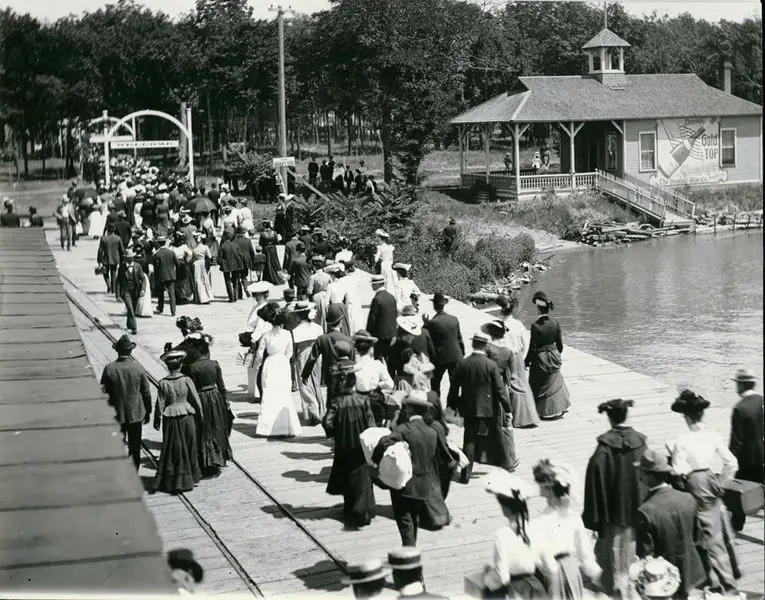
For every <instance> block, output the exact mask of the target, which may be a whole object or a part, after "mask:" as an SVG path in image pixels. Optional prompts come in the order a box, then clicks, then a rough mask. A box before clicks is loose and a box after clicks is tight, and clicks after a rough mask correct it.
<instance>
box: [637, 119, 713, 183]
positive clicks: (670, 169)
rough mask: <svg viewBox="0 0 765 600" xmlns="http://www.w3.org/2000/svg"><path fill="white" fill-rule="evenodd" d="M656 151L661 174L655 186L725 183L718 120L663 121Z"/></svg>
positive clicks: (660, 122) (654, 180)
mask: <svg viewBox="0 0 765 600" xmlns="http://www.w3.org/2000/svg"><path fill="white" fill-rule="evenodd" d="M657 124H658V127H657V139H656V151H657V162H658V170H657V173H656V175H655V176H653V177H651V183H652V184H653V185H694V184H702V183H723V182H725V181H726V180H727V179H728V171H727V170H725V169H723V168H721V167H720V120H719V119H718V118H693V119H659V120H658V121H657Z"/></svg>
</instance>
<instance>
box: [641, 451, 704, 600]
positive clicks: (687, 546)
mask: <svg viewBox="0 0 765 600" xmlns="http://www.w3.org/2000/svg"><path fill="white" fill-rule="evenodd" d="M635 466H636V467H638V469H639V470H640V479H641V481H642V482H643V484H644V485H645V487H646V489H647V491H648V495H647V496H646V499H645V500H644V501H643V504H641V505H640V508H639V509H638V515H637V521H636V524H635V531H636V534H637V539H636V542H637V555H638V556H639V557H640V558H644V557H647V556H661V557H662V558H664V559H665V560H667V561H669V562H670V563H672V564H673V565H675V566H676V567H677V569H678V570H679V571H680V578H681V580H682V583H681V585H680V591H679V593H680V595H681V596H682V595H687V594H688V592H690V591H691V590H692V589H693V588H695V587H697V586H699V585H701V584H702V583H703V582H704V581H705V580H706V574H705V572H704V564H703V563H702V562H701V557H700V556H699V553H698V550H696V539H697V533H698V521H697V519H696V500H695V499H694V498H693V496H691V495H690V494H686V493H685V492H681V491H678V490H676V489H675V488H673V487H671V486H670V485H669V483H668V479H669V476H670V473H671V471H672V468H671V467H670V466H669V458H668V456H667V454H666V453H665V452H659V451H656V450H652V449H650V448H649V449H647V450H646V451H645V452H644V453H643V455H642V456H641V457H640V461H639V462H637V463H635Z"/></svg>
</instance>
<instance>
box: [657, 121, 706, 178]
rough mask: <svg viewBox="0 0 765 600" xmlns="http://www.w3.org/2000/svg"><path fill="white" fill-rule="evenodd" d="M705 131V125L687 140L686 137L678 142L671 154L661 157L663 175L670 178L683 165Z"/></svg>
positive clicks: (660, 168) (660, 165)
mask: <svg viewBox="0 0 765 600" xmlns="http://www.w3.org/2000/svg"><path fill="white" fill-rule="evenodd" d="M704 131H706V129H705V128H704V127H699V130H698V131H697V132H696V133H694V134H693V135H692V136H691V137H690V138H688V139H687V140H685V139H684V140H682V141H680V142H678V143H677V144H676V145H675V146H674V147H673V148H672V150H671V151H670V152H669V154H667V155H665V156H662V157H661V159H660V160H659V170H660V171H661V173H662V175H664V177H666V178H667V179H669V178H670V177H672V175H674V174H675V172H676V171H677V170H678V169H679V168H680V167H681V166H682V165H683V163H684V162H685V161H686V160H687V159H688V157H689V156H690V155H691V150H693V146H694V145H695V144H696V142H697V141H698V139H699V138H700V137H701V136H702V134H703V133H704Z"/></svg>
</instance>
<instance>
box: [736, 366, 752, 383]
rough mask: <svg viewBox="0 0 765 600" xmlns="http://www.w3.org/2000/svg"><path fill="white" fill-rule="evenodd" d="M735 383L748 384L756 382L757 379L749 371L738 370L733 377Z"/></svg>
mask: <svg viewBox="0 0 765 600" xmlns="http://www.w3.org/2000/svg"><path fill="white" fill-rule="evenodd" d="M733 381H735V382H736V383H749V382H755V381H757V377H756V376H755V374H754V373H752V372H751V371H750V370H749V369H738V370H737V371H736V374H735V375H734V376H733Z"/></svg>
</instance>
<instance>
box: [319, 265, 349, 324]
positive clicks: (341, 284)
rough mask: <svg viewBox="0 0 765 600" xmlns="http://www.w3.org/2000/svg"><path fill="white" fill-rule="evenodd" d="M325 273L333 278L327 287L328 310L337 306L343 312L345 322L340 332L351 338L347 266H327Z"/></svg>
mask: <svg viewBox="0 0 765 600" xmlns="http://www.w3.org/2000/svg"><path fill="white" fill-rule="evenodd" d="M324 271H325V272H327V273H329V274H330V275H331V276H332V281H331V282H330V283H329V284H328V285H327V298H328V303H327V308H329V307H330V306H332V305H333V304H337V305H338V306H340V308H341V309H342V311H343V321H342V323H341V324H340V331H341V332H342V333H344V334H345V335H347V336H349V337H350V335H351V334H352V333H353V329H352V328H351V322H350V318H349V315H348V303H347V290H346V284H347V280H346V278H345V266H343V263H333V264H331V265H327V266H326V267H325V268H324Z"/></svg>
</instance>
